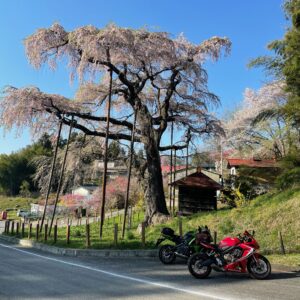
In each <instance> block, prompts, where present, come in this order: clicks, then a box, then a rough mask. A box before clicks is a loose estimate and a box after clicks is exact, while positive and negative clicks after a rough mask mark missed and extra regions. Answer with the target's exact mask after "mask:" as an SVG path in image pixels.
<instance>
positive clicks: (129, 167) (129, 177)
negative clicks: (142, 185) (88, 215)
mask: <svg viewBox="0 0 300 300" xmlns="http://www.w3.org/2000/svg"><path fill="white" fill-rule="evenodd" d="M135 127H136V110H134V120H133V128H132V131H131V141H130V156H129V166H128V180H127V186H126V197H125V208H124V219H123V227H122V238H123V239H124V236H125V229H126V217H127V212H128V202H129V190H130V179H131V170H132V160H133V149H134V148H133V147H134V135H135Z"/></svg>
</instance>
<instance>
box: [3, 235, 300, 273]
mask: <svg viewBox="0 0 300 300" xmlns="http://www.w3.org/2000/svg"><path fill="white" fill-rule="evenodd" d="M1 240H2V241H6V242H9V243H14V244H18V245H20V246H24V247H28V248H34V249H38V250H41V251H43V252H47V253H52V254H56V255H61V256H70V257H89V256H90V257H140V258H150V257H157V255H158V254H157V250H151V249H150V250H111V249H105V250H95V249H68V248H59V247H55V246H49V245H45V244H42V243H38V242H35V241H31V240H27V239H18V238H15V237H11V236H6V235H2V234H0V241H1ZM272 269H273V270H276V271H282V272H300V267H290V266H285V265H278V264H272Z"/></svg>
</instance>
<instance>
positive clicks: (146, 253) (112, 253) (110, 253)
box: [0, 235, 157, 258]
mask: <svg viewBox="0 0 300 300" xmlns="http://www.w3.org/2000/svg"><path fill="white" fill-rule="evenodd" d="M0 240H2V241H6V242H9V243H14V244H18V245H21V246H24V247H28V248H34V249H38V250H41V251H44V252H48V253H52V254H57V255H62V256H71V257H79V256H86V257H87V256H92V257H141V258H146V257H157V250H151V249H150V250H111V249H105V250H95V249H67V248H59V247H55V246H49V245H45V244H42V243H38V242H34V241H31V240H27V239H18V238H15V237H11V236H5V235H0Z"/></svg>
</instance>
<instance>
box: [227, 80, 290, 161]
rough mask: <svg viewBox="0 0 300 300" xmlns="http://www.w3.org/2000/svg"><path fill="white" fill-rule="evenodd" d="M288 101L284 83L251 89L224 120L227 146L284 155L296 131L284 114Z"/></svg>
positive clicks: (261, 153) (271, 154)
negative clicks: (282, 111)
mask: <svg viewBox="0 0 300 300" xmlns="http://www.w3.org/2000/svg"><path fill="white" fill-rule="evenodd" d="M286 101H287V94H286V92H285V91H284V83H283V82H280V81H275V82H271V83H268V84H266V85H264V86H263V87H261V88H260V89H259V90H258V91H254V90H252V89H249V88H247V89H246V90H245V93H244V99H243V101H242V103H241V106H240V107H239V108H238V109H237V110H236V111H235V112H234V113H233V114H232V116H230V118H228V120H226V121H225V122H224V123H225V124H224V128H226V134H227V145H229V146H233V147H234V149H239V150H242V151H247V149H248V150H249V149H251V151H254V153H256V154H258V155H261V156H267V157H270V156H272V157H276V158H277V159H279V158H282V157H284V156H285V155H286V153H287V150H288V149H287V148H288V147H289V145H288V140H289V135H291V134H292V132H291V128H290V127H289V125H288V121H287V120H286V119H285V118H284V117H283V116H282V114H281V113H280V110H281V108H282V107H283V106H284V105H285V103H286Z"/></svg>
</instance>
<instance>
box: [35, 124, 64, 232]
mask: <svg viewBox="0 0 300 300" xmlns="http://www.w3.org/2000/svg"><path fill="white" fill-rule="evenodd" d="M61 129H62V122H61V121H60V122H59V126H58V134H57V138H56V145H55V150H54V155H53V160H52V166H51V171H50V178H49V182H48V190H47V194H46V200H45V205H44V211H43V217H42V222H41V229H40V230H41V231H42V229H43V225H44V221H45V216H46V210H47V205H48V201H49V195H50V191H51V184H52V179H53V173H54V168H55V163H56V157H57V151H58V145H59V139H60V135H61Z"/></svg>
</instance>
